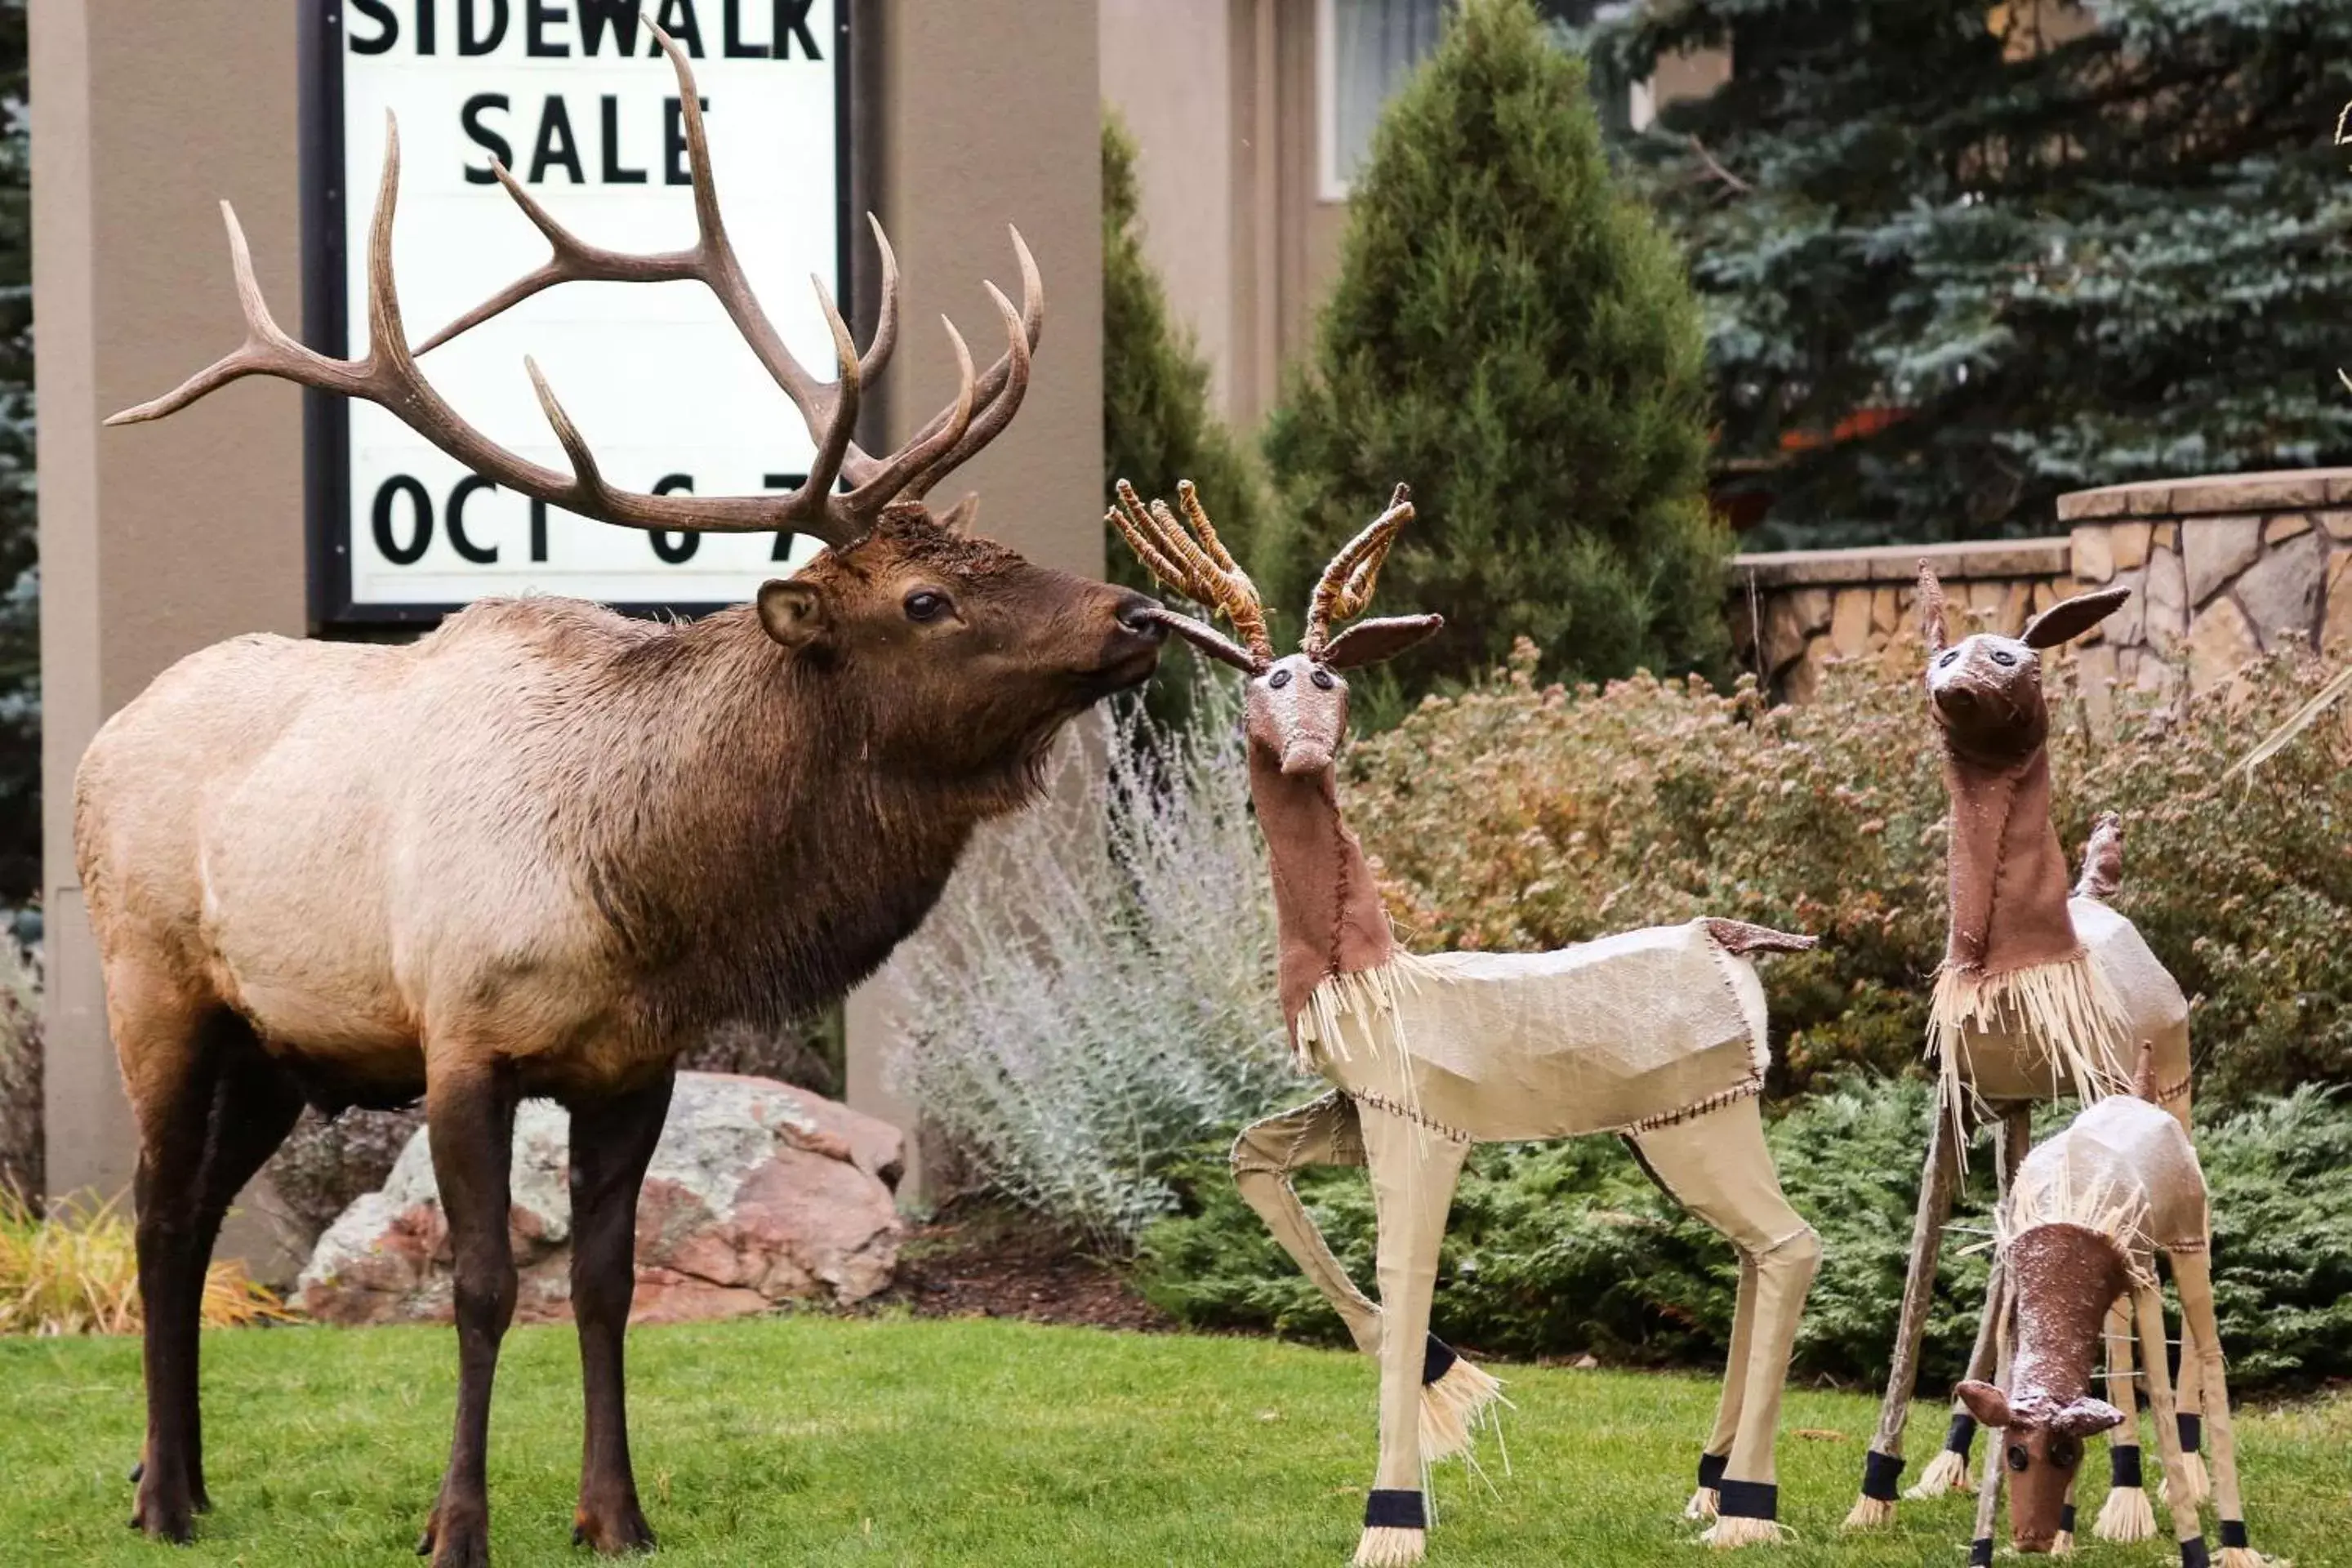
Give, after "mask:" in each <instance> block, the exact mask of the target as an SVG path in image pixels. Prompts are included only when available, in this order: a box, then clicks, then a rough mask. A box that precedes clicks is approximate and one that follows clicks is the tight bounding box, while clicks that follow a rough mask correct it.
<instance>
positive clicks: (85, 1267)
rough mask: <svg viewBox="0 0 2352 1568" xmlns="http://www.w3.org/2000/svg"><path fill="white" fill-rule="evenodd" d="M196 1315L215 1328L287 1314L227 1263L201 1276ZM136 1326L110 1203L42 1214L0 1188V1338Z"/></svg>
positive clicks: (130, 1281)
mask: <svg viewBox="0 0 2352 1568" xmlns="http://www.w3.org/2000/svg"><path fill="white" fill-rule="evenodd" d="M203 1311H204V1321H205V1323H207V1324H209V1325H210V1326H212V1327H214V1328H216V1329H217V1328H235V1327H238V1326H241V1325H243V1324H247V1323H257V1322H261V1321H265V1320H270V1319H283V1318H285V1317H286V1316H287V1315H288V1314H287V1312H286V1310H285V1308H284V1307H282V1306H280V1305H279V1304H278V1298H277V1297H276V1296H274V1295H272V1294H271V1293H270V1292H269V1291H268V1290H267V1289H264V1288H263V1287H261V1286H259V1285H257V1284H255V1283H254V1282H253V1281H252V1280H250V1279H247V1278H246V1274H245V1267H244V1265H242V1264H239V1263H233V1262H222V1263H215V1264H214V1265H213V1266H212V1268H211V1269H210V1270H209V1271H208V1272H207V1273H206V1275H205V1295H204V1308H203ZM141 1321H142V1319H141V1314H140V1307H139V1253H138V1247H137V1244H136V1240H135V1237H134V1235H133V1232H132V1229H131V1221H130V1220H129V1219H127V1218H125V1217H124V1216H123V1215H122V1214H121V1211H120V1210H118V1209H117V1208H116V1207H115V1205H113V1204H111V1203H107V1204H100V1205H58V1206H57V1207H55V1208H52V1209H51V1210H50V1212H49V1213H48V1214H47V1215H41V1214H39V1213H37V1211H35V1210H34V1209H33V1207H32V1206H31V1205H29V1204H27V1203H26V1202H25V1201H24V1200H23V1199H21V1198H19V1197H17V1196H16V1194H14V1193H12V1192H9V1191H6V1190H5V1189H0V1334H128V1333H133V1332H136V1331H138V1329H139V1327H140V1325H141Z"/></svg>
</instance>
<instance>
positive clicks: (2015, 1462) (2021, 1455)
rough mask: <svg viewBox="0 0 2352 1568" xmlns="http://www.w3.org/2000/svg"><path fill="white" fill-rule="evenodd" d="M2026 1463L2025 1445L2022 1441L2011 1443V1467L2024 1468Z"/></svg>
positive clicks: (2014, 1468)
mask: <svg viewBox="0 0 2352 1568" xmlns="http://www.w3.org/2000/svg"><path fill="white" fill-rule="evenodd" d="M2026 1464H2027V1460H2026V1458H2025V1446H2024V1445H2023V1444H2022V1443H2011V1445H2010V1446H2009V1468H2011V1469H2012V1470H2022V1469H2024V1468H2025V1467H2026Z"/></svg>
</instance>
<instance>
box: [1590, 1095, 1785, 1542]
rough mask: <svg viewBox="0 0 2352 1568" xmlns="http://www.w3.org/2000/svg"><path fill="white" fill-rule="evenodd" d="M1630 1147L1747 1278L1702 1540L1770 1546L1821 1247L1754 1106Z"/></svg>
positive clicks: (1666, 1130)
mask: <svg viewBox="0 0 2352 1568" xmlns="http://www.w3.org/2000/svg"><path fill="white" fill-rule="evenodd" d="M1633 1142H1634V1144H1635V1146H1636V1147H1637V1148H1638V1149H1639V1150H1640V1152H1641V1155H1642V1159H1643V1164H1644V1165H1645V1166H1646V1167H1647V1168H1648V1169H1649V1171H1650V1173H1651V1175H1652V1176H1653V1177H1654V1178H1655V1179H1656V1181H1657V1182H1658V1184H1659V1185H1661V1186H1662V1187H1664V1189H1665V1190H1666V1191H1667V1193H1668V1194H1671V1195H1672V1196H1673V1197H1674V1198H1675V1201H1676V1202H1677V1203H1679V1204H1681V1205H1683V1206H1684V1207H1685V1208H1686V1209H1688V1210H1689V1211H1690V1212H1691V1213H1693V1214H1695V1215H1697V1216H1698V1217H1699V1218H1701V1219H1703V1220H1705V1221H1706V1223H1707V1224H1709V1225H1711V1226H1714V1227H1715V1228H1716V1229H1717V1231H1719V1232H1721V1233H1722V1235H1723V1236H1724V1237H1725V1238H1726V1239H1727V1240H1728V1241H1729V1242H1730V1243H1731V1244H1732V1246H1733V1247H1737V1248H1738V1251H1739V1256H1740V1258H1741V1261H1742V1262H1743V1263H1744V1264H1746V1265H1748V1266H1750V1267H1752V1268H1754V1270H1755V1275H1756V1289H1755V1300H1754V1306H1753V1309H1752V1311H1753V1319H1752V1323H1751V1326H1750V1329H1749V1331H1748V1347H1747V1354H1746V1355H1745V1357H1743V1358H1742V1364H1740V1365H1738V1366H1737V1367H1736V1368H1734V1369H1732V1371H1731V1372H1730V1373H1729V1374H1728V1376H1727V1381H1735V1380H1736V1381H1737V1383H1738V1385H1739V1386H1738V1392H1737V1393H1734V1392H1732V1391H1731V1390H1729V1389H1727V1390H1726V1392H1725V1394H1724V1402H1725V1404H1726V1405H1727V1406H1729V1407H1730V1408H1731V1409H1732V1410H1733V1411H1734V1412H1735V1414H1734V1416H1733V1425H1734V1433H1733V1436H1732V1439H1731V1445H1730V1452H1729V1455H1728V1456H1727V1459H1726V1462H1725V1464H1724V1468H1723V1474H1722V1479H1721V1480H1720V1482H1719V1483H1718V1485H1717V1519H1716V1521H1715V1524H1714V1526H1713V1527H1712V1528H1710V1529H1709V1530H1708V1531H1706V1534H1705V1535H1704V1536H1703V1537H1702V1538H1701V1539H1702V1540H1704V1541H1706V1542H1707V1544H1709V1545H1711V1546H1748V1545H1752V1544H1756V1543H1758V1542H1777V1541H1779V1540H1780V1526H1779V1524H1778V1523H1777V1522H1775V1516H1776V1515H1777V1514H1778V1513H1779V1511H1780V1508H1779V1503H1780V1488H1779V1485H1778V1479H1777V1477H1776V1475H1775V1472H1774V1469H1773V1462H1772V1449H1773V1442H1774V1439H1775V1438H1776V1437H1777V1436H1778V1435H1779V1432H1780V1394H1781V1390H1782V1388H1783V1386H1784V1385H1785V1384H1786V1383H1787V1381H1788V1374H1789V1352H1790V1349H1791V1347H1792V1346H1793V1345H1794V1344H1795V1342H1796V1338H1797V1325H1798V1321H1799V1320H1800V1319H1801V1317H1802V1316H1803V1313H1804V1308H1805V1296H1806V1293H1807V1292H1808V1291H1809V1290H1810V1289H1811V1288H1812V1283H1813V1275H1814V1272H1815V1271H1816V1270H1817V1269H1818V1268H1820V1267H1821V1258H1822V1244H1821V1238H1820V1237H1817V1236H1816V1235H1814V1234H1813V1228H1812V1226H1809V1225H1807V1224H1806V1223H1805V1222H1804V1220H1803V1219H1802V1218H1801V1216H1800V1215H1798V1214H1797V1211H1796V1210H1794V1209H1792V1208H1790V1206H1789V1201H1788V1199H1787V1198H1785V1197H1783V1196H1782V1195H1781V1194H1780V1176H1779V1174H1778V1173H1776V1172H1775V1171H1774V1170H1773V1167H1772V1152H1771V1151H1770V1149H1769V1148H1768V1147H1767V1146H1766V1144H1765V1142H1764V1118H1763V1111H1762V1110H1761V1108H1760V1107H1759V1104H1758V1102H1757V1101H1756V1100H1752V1099H1751V1100H1739V1101H1737V1102H1735V1103H1733V1104H1731V1105H1727V1106H1724V1107H1722V1108H1721V1109H1719V1110H1711V1111H1708V1112H1707V1113H1706V1115H1704V1116H1696V1117H1693V1118H1691V1119H1690V1120H1689V1121H1681V1122H1676V1123H1675V1124H1674V1125H1673V1126H1670V1127H1663V1128H1659V1129H1657V1130H1655V1131H1649V1132H1643V1133H1641V1134H1639V1135H1638V1136H1637V1137H1636V1138H1635V1139H1634V1140H1633ZM1719 1421H1720V1415H1718V1422H1719Z"/></svg>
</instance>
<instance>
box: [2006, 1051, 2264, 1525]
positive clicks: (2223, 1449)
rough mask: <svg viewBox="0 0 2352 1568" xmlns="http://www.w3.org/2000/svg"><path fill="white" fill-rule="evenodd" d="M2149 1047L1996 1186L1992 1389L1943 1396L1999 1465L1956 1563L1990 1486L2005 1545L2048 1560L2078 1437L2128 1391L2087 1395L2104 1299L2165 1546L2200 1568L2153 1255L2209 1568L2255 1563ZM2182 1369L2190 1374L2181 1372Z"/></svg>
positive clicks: (2067, 1510) (2173, 1128)
mask: <svg viewBox="0 0 2352 1568" xmlns="http://www.w3.org/2000/svg"><path fill="white" fill-rule="evenodd" d="M2155 1057H2156V1052H2155V1048H2154V1047H2153V1046H2152V1045H2151V1046H2148V1047H2143V1049H2142V1052H2141V1063H2140V1067H2139V1070H2138V1074H2137V1081H2136V1082H2135V1084H2134V1086H2133V1087H2134V1092H2133V1093H2131V1094H2126V1095H2113V1096H2110V1097H2108V1098H2107V1099H2105V1100H2100V1101H2099V1102H2098V1103H2096V1104H2095V1105H2093V1106H2091V1107H2090V1108H2089V1109H2087V1110H2084V1112H2083V1113H2082V1114H2081V1115H2079V1116H2077V1117H2076V1118H2075V1119H2074V1123H2073V1124H2072V1125H2071V1126H2069V1127H2068V1128H2067V1129H2066V1131H2063V1132H2061V1133H2060V1134H2058V1135H2057V1136H2056V1137H2055V1138H2053V1139H2051V1140H2050V1141H2049V1142H2046V1143H2044V1144H2042V1146H2041V1147H2040V1148H2038V1149H2036V1150H2034V1151H2033V1152H2032V1154H2030V1155H2028V1156H2027V1157H2026V1159H2025V1161H2024V1163H2023V1164H2021V1166H2020V1167H2019V1169H2018V1172H2017V1174H2016V1176H2015V1178H2014V1180H2013V1181H2012V1182H2011V1190H2010V1194H2009V1197H2008V1200H2007V1202H2006V1203H2005V1204H2004V1205H2002V1208H2001V1211H2000V1227H1999V1230H1998V1233H1997V1234H1998V1236H1999V1246H2000V1253H1999V1256H2000V1275H1999V1284H1998V1286H1997V1288H1996V1292H1995V1294H1996V1300H1995V1322H1996V1324H1997V1326H1998V1328H1997V1335H1996V1338H1997V1342H1998V1343H1999V1344H2000V1355H1999V1363H2000V1384H1999V1385H1998V1386H1996V1385H1994V1384H1989V1383H1985V1382H1981V1381H1977V1380H1970V1381H1969V1382H1966V1383H1963V1384H1960V1386H1959V1397H1960V1400H1961V1402H1962V1403H1963V1404H1965V1405H1967V1407H1968V1409H1969V1412H1970V1413H1971V1414H1972V1415H1975V1417H1976V1419H1977V1420H1979V1421H1980V1422H1982V1423H1983V1424H1984V1425H1985V1426H1989V1427H1992V1428H1995V1429H1996V1430H1998V1431H2000V1433H2001V1434H2002V1438H2001V1443H2002V1455H2001V1458H2002V1462H2001V1463H2000V1464H1988V1465H1986V1466H1985V1475H1984V1482H1983V1485H1982V1487H1981V1489H1979V1494H1978V1500H1977V1528H1976V1539H1975V1541H1974V1542H1972V1543H1971V1546H1970V1551H1969V1561H1970V1562H1971V1563H1982V1564H1990V1563H1991V1562H1992V1552H1993V1518H1994V1513H1995V1510H1997V1508H1998V1507H1999V1504H2000V1486H2001V1481H2002V1479H2003V1477H2004V1473H2006V1476H2007V1479H2008V1480H2009V1484H2010V1486H2011V1497H2010V1510H2009V1512H2010V1534H2011V1541H2012V1542H2013V1543H2014V1544H2015V1545H2016V1547H2017V1550H2018V1551H2020V1552H2051V1551H2063V1550H2064V1549H2065V1548H2066V1546H2067V1545H2068V1544H2069V1542H2068V1540H2067V1537H2068V1536H2070V1535H2071V1533H2072V1531H2073V1521H2072V1518H2071V1516H2072V1514H2073V1512H2074V1482H2075V1478H2076V1476H2077V1474H2078V1473H2079V1471H2080V1470H2081V1468H2082V1462H2083V1439H2084V1438H2085V1437H2088V1436H2091V1435H2093V1434H2094V1433H2097V1432H2103V1431H2106V1430H2108V1429H2110V1428H2114V1427H2118V1426H2126V1424H2131V1423H2133V1422H2134V1417H2133V1416H2132V1415H2131V1414H2130V1412H2131V1411H2132V1409H2133V1405H2134V1401H2133V1398H2132V1386H2131V1380H2130V1378H2129V1376H2128V1375H2126V1374H2119V1373H2116V1371H2115V1370H2114V1369H2113V1367H2112V1365H2111V1366H2110V1369H2109V1372H2108V1374H2107V1397H2106V1398H2105V1399H2104V1400H2102V1399H2098V1398H2095V1397H2094V1396H2093V1395H2092V1394H2091V1392H2090V1388H2091V1377H2092V1367H2093V1364H2094V1362H2095V1355H2096V1352H2097V1350H2098V1343H2099V1338H2100V1327H2101V1324H2102V1321H2104V1320H2105V1319H2106V1318H2107V1316H2108V1314H2109V1311H2110V1310H2111V1309H2112V1308H2114V1307H2115V1304H2116V1303H2117V1302H2118V1301H2127V1302H2128V1304H2129V1308H2130V1310H2131V1311H2132V1312H2133V1314H2134V1315H2135V1316H2136V1317H2137V1323H2138V1338H2139V1349H2140V1354H2141V1359H2142V1361H2143V1362H2144V1363H2145V1364H2146V1365H2147V1392H2148V1403H2149V1405H2151V1406H2152V1407H2153V1408H2154V1410H2155V1413H2156V1437H2157V1446H2158V1450H2159V1452H2160V1453H2161V1454H2162V1455H2163V1458H2164V1468H2165V1473H2166V1476H2167V1479H2168V1481H2169V1482H2170V1485H2169V1486H2168V1487H2167V1489H2166V1497H2167V1500H2168V1501H2169V1503H2170V1504H2171V1510H2172V1524H2173V1537H2174V1539H2175V1541H2176V1542H2178V1543H2179V1548H2180V1561H2181V1563H2183V1564H2184V1565H2185V1568H2204V1564H2205V1563H2206V1562H2207V1561H2208V1559H2207V1557H2206V1551H2205V1537H2204V1531H2203V1527H2202V1525H2201V1524H2200V1522H2199V1519H2198V1513H2197V1497H2196V1493H2197V1491H2198V1490H2199V1488H2197V1487H2196V1486H2194V1485H2192V1483H2191V1480H2190V1477H2189V1456H2188V1454H2187V1452H2186V1451H2185V1450H2184V1448H2183V1447H2182V1446H2181V1443H2180V1441H2179V1436H2178V1435H2177V1431H2176V1427H2175V1424H2174V1411H2173V1408H2172V1390H2171V1388H2170V1386H2169V1384H2170V1380H2169V1378H2168V1376H2167V1375H2166V1372H2165V1325H2164V1299H2163V1296H2162V1295H2161V1294H2160V1293H2159V1292H2158V1289H2157V1283H2156V1258H2155V1255H2156V1253H2158V1251H2161V1252H2163V1253H2164V1254H2165V1256H2166V1257H2167V1258H2168V1259H2169V1260H2170V1263H2171V1268H2172V1278H2173V1281H2174V1283H2175V1284H2176V1285H2177V1286H2178V1287H2179V1291H2180V1308H2181V1313H2180V1316H2181V1341H2182V1344H2183V1345H2184V1347H2189V1348H2187V1349H2184V1352H2183V1358H2182V1359H2183V1364H2184V1366H2187V1365H2189V1364H2194V1365H2195V1367H2196V1368H2197V1371H2198V1373H2199V1375H2200V1378H2201V1380H2202V1383H2203V1387H2204V1399H2205V1408H2206V1412H2207V1414H2208V1415H2210V1419H2211V1421H2212V1423H2213V1468H2214V1471H2215V1479H2216V1483H2217V1484H2216V1503H2217V1506H2218V1510H2219V1512H2220V1514H2221V1562H2222V1564H2223V1568H2258V1565H2260V1564H2261V1563H2264V1562H2265V1561H2267V1560H2266V1559H2264V1558H2263V1557H2262V1556H2261V1555H2260V1554H2259V1553H2257V1552H2254V1550H2253V1549H2252V1546H2251V1545H2250V1544H2249V1543H2248V1541H2247V1537H2246V1512H2245V1508H2244V1505H2243V1502H2242V1500H2241V1498H2240V1496H2239V1492H2238V1461H2237V1445H2236V1443H2235V1441H2234V1440H2233V1438H2232V1436H2231V1428H2230V1394H2229V1387H2228V1384H2227V1383H2226V1382H2225V1381H2224V1378H2223V1374H2222V1368H2221V1334H2220V1331H2219V1330H2218V1328H2217V1326H2216V1323H2215V1320H2214V1312H2213V1277H2212V1270H2211V1267H2210V1260H2209V1258H2208V1257H2207V1253H2206V1244H2207V1240H2208V1238H2209V1237H2210V1231H2211V1225H2210V1216H2209V1215H2208V1212H2207V1211H2208V1205H2207V1199H2206V1191H2205V1176H2204V1173H2203V1172H2202V1171H2201V1170H2200V1169H2199V1167H2198V1163H2197V1152H2196V1150H2194V1149H2193V1148H2191V1147H2190V1146H2189V1134H2188V1133H2187V1132H2186V1131H2184V1130H2183V1129H2182V1128H2181V1125H2180V1123H2179V1121H2176V1120H2175V1119H2174V1118H2173V1117H2171V1116H2168V1115H2167V1114H2166V1113H2165V1110H2164V1108H2163V1107H2162V1106H2161V1105H2160V1104H2159V1103H2158V1095H2159V1092H2160V1090H2159V1082H2160V1077H2161V1075H2160V1074H2159V1072H2158V1069H2157V1066H2156V1060H2155ZM2192 1358H2193V1362H2192Z"/></svg>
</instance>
